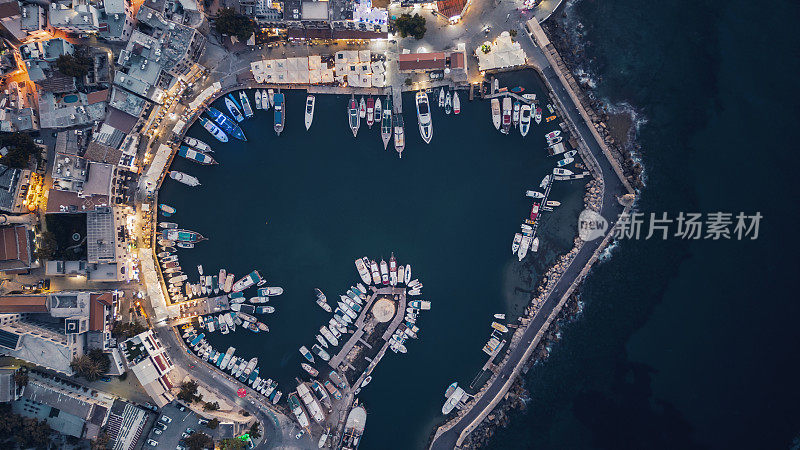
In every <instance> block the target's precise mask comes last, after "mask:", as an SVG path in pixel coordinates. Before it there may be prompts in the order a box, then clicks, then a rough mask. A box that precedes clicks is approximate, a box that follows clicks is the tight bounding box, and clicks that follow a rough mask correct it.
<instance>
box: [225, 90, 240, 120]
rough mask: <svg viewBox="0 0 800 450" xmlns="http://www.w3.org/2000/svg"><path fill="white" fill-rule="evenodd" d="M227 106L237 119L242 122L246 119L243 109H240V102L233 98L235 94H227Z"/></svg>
mask: <svg viewBox="0 0 800 450" xmlns="http://www.w3.org/2000/svg"><path fill="white" fill-rule="evenodd" d="M225 106H226V107H227V108H228V111H230V113H231V116H233V118H234V119H236V121H237V122H241V121H243V120H244V116H243V115H242V111H241V110H240V109H239V104H238V103H237V102H236V99H235V98H233V94H228V95H227V96H225Z"/></svg>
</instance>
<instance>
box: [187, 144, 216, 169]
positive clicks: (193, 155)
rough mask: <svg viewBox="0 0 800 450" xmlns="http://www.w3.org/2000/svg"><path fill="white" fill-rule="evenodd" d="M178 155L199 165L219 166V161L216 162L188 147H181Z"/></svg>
mask: <svg viewBox="0 0 800 450" xmlns="http://www.w3.org/2000/svg"><path fill="white" fill-rule="evenodd" d="M178 155H180V156H183V157H184V158H186V159H188V160H189V161H194V162H196V163H199V164H206V165H211V164H217V161H215V160H214V158H212V157H211V156H209V155H206V154H205V153H200V152H198V151H195V150H193V149H191V148H189V146H186V145H181V146H180V148H178Z"/></svg>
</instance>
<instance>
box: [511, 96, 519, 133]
mask: <svg viewBox="0 0 800 450" xmlns="http://www.w3.org/2000/svg"><path fill="white" fill-rule="evenodd" d="M520 106H521V104H520V102H519V100H517V101H515V102H514V112H513V113H511V122H512V123H513V124H514V127H515V128H516V127H517V126H519V109H520Z"/></svg>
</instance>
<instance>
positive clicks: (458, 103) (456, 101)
mask: <svg viewBox="0 0 800 450" xmlns="http://www.w3.org/2000/svg"><path fill="white" fill-rule="evenodd" d="M453 112H454V113H455V114H456V115H459V114H461V100H460V99H459V98H458V91H453Z"/></svg>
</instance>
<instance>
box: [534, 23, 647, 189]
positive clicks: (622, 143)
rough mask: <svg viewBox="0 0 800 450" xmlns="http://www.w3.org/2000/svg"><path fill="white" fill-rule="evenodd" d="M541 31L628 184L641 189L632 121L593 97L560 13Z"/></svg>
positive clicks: (584, 59) (581, 56)
mask: <svg viewBox="0 0 800 450" xmlns="http://www.w3.org/2000/svg"><path fill="white" fill-rule="evenodd" d="M542 28H543V29H544V31H545V32H546V34H547V37H548V38H549V39H550V43H551V44H552V45H553V47H554V48H555V49H556V50H557V51H558V53H557V54H556V55H553V56H554V58H555V59H556V63H557V65H558V66H559V67H561V68H562V69H565V70H564V71H563V72H564V75H565V78H566V79H567V82H568V83H569V84H570V86H571V87H572V89H573V91H574V92H575V93H576V94H577V95H578V97H579V99H580V102H581V104H582V105H583V107H584V109H585V110H586V113H587V114H588V115H589V119H590V120H591V121H592V124H593V125H594V127H595V129H596V130H597V132H598V133H599V134H600V136H601V138H602V139H603V141H604V142H605V144H606V145H607V146H608V148H609V149H610V150H611V152H612V154H613V155H614V158H615V159H616V160H617V162H618V163H619V164H620V166H621V167H622V170H623V173H624V174H625V177H626V178H627V180H628V182H629V183H630V184H631V186H633V187H634V188H635V189H641V188H643V187H644V182H643V179H642V173H643V172H644V168H643V167H642V165H641V163H640V162H639V161H638V159H639V158H638V156H637V155H639V154H640V153H641V146H640V145H639V144H638V143H637V142H636V140H635V139H634V136H635V124H634V122H633V119H632V118H631V117H630V115H627V114H619V113H617V114H614V113H610V112H609V111H610V110H611V107H610V106H609V105H607V104H606V103H605V102H603V101H602V100H600V99H598V98H596V96H595V95H594V91H593V90H592V88H593V86H592V83H591V82H590V80H589V79H587V78H586V77H585V76H581V74H582V71H580V69H579V66H580V65H581V64H585V63H586V62H587V56H586V54H585V52H584V51H583V49H582V48H581V47H580V46H578V45H576V44H574V43H573V42H572V40H571V37H570V35H569V33H568V30H567V27H566V26H565V25H564V17H563V14H562V16H560V17H559V18H557V19H556V20H550V21H547V22H545V23H543V24H542ZM575 75H578V76H579V78H580V80H576V78H575Z"/></svg>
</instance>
